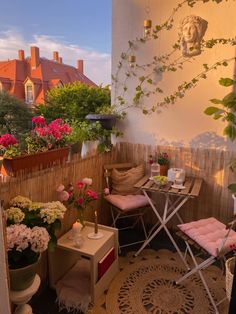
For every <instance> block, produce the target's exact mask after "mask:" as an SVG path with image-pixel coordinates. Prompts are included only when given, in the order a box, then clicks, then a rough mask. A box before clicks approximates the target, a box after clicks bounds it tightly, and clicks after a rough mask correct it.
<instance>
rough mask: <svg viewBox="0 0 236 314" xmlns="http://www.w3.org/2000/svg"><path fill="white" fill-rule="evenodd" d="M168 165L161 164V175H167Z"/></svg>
mask: <svg viewBox="0 0 236 314" xmlns="http://www.w3.org/2000/svg"><path fill="white" fill-rule="evenodd" d="M168 168H169V167H168V165H160V176H167V171H168Z"/></svg>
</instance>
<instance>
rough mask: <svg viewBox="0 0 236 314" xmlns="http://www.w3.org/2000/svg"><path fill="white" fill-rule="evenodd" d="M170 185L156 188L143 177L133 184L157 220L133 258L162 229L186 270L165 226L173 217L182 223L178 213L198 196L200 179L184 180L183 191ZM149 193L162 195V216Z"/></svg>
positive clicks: (178, 250) (146, 177)
mask: <svg viewBox="0 0 236 314" xmlns="http://www.w3.org/2000/svg"><path fill="white" fill-rule="evenodd" d="M171 185H172V183H171V182H168V184H166V185H165V186H158V185H157V184H155V183H154V181H153V180H150V179H149V177H148V176H145V177H143V178H142V179H141V180H140V181H139V182H137V183H136V184H135V188H137V189H141V191H142V192H143V194H144V195H145V196H146V198H147V199H148V202H149V204H150V206H151V208H152V210H153V212H154V213H155V215H156V217H157V219H158V222H157V223H156V224H155V225H154V226H153V227H152V228H151V230H150V232H149V234H148V238H147V240H146V241H145V242H144V243H143V245H142V246H141V248H140V249H139V250H138V251H137V252H136V253H135V256H137V255H138V254H139V253H140V252H141V251H142V250H143V249H144V248H145V247H146V246H147V245H148V243H149V242H150V241H151V240H152V239H153V238H154V237H155V236H156V235H157V234H158V233H159V232H160V231H161V229H164V230H165V231H166V233H167V235H168V236H169V238H170V240H171V242H172V243H173V245H174V247H175V248H176V250H177V252H178V253H179V256H180V257H181V259H182V260H183V262H184V264H185V265H186V267H187V268H189V267H188V265H187V263H186V261H185V259H184V257H183V255H182V253H181V251H180V249H179V247H178V245H177V244H176V242H175V240H174V239H173V237H172V235H171V233H170V232H169V230H168V228H167V226H166V225H167V223H168V221H170V219H171V218H172V217H173V216H174V215H176V216H177V218H178V220H179V222H180V223H183V220H182V218H181V217H180V215H179V213H178V212H179V210H180V209H181V207H182V206H183V205H184V204H185V203H186V202H187V201H188V200H189V199H190V198H196V197H198V196H199V193H200V189H201V185H202V179H199V178H186V180H185V182H184V187H185V188H184V189H176V188H173V187H171ZM151 193H155V194H156V193H162V194H163V195H164V196H165V205H164V211H163V214H162V215H161V213H160V212H159V211H158V208H157V204H156V203H155V202H154V201H153V200H152V198H151V197H150V194H151Z"/></svg>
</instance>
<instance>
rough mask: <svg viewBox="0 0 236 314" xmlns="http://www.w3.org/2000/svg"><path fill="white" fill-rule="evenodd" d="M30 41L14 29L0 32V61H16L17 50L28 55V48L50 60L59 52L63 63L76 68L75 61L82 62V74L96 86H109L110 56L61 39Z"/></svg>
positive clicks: (45, 36)
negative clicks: (36, 50) (37, 51)
mask: <svg viewBox="0 0 236 314" xmlns="http://www.w3.org/2000/svg"><path fill="white" fill-rule="evenodd" d="M32 38H33V39H32V40H31V41H29V40H28V41H27V40H26V39H25V38H24V36H23V35H22V34H21V33H20V32H19V31H17V30H15V29H9V30H8V31H4V32H0V60H7V59H16V58H17V56H18V54H17V51H18V50H19V49H24V50H25V55H26V56H29V55H30V46H37V47H39V49H40V56H41V57H45V58H48V59H52V54H53V51H54V50H56V51H58V52H59V55H60V57H62V59H63V63H65V64H70V65H72V66H76V62H77V59H83V60H84V73H85V75H86V76H88V78H90V79H91V80H92V81H94V82H95V83H97V84H101V83H103V85H106V84H110V82H111V56H110V54H107V53H100V52H97V51H95V50H93V49H92V48H91V49H90V48H83V47H80V46H78V45H74V44H70V43H67V42H65V41H64V40H62V38H61V37H53V36H48V35H33V37H32Z"/></svg>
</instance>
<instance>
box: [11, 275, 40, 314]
mask: <svg viewBox="0 0 236 314" xmlns="http://www.w3.org/2000/svg"><path fill="white" fill-rule="evenodd" d="M40 281H41V280H40V277H39V275H36V276H35V278H34V281H33V283H32V285H31V286H30V287H29V288H27V289H25V290H21V291H13V290H11V291H10V300H11V302H12V303H14V304H16V305H17V307H16V310H15V314H32V313H33V312H32V308H31V306H30V305H29V304H27V302H29V300H30V299H31V298H32V296H33V295H34V294H35V293H36V292H37V291H38V288H39V286H40Z"/></svg>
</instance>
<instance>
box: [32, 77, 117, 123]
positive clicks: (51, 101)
mask: <svg viewBox="0 0 236 314" xmlns="http://www.w3.org/2000/svg"><path fill="white" fill-rule="evenodd" d="M110 103H111V95H110V89H109V86H106V87H102V86H98V87H94V86H93V87H91V86H88V85H86V84H83V83H81V82H74V83H72V84H66V85H64V86H63V87H56V88H53V89H51V90H50V91H49V92H48V93H47V98H46V103H45V105H39V106H37V107H36V108H35V111H36V113H37V114H42V115H43V116H44V117H45V118H46V119H47V120H53V119H57V118H62V119H70V120H71V119H76V120H78V119H84V118H85V116H86V115H87V114H89V113H92V112H95V110H96V108H98V107H101V106H103V105H110Z"/></svg>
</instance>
